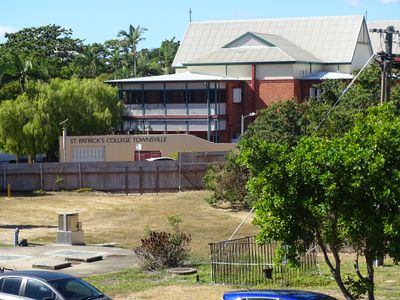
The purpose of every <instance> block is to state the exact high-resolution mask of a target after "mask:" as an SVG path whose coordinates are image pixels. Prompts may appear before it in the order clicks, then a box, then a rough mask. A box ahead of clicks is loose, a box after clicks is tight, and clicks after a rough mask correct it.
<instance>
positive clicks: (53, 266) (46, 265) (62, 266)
mask: <svg viewBox="0 0 400 300" xmlns="http://www.w3.org/2000/svg"><path fill="white" fill-rule="evenodd" d="M70 266H72V264H71V263H70V262H60V263H47V262H45V263H41V264H40V263H37V264H33V265H32V268H33V269H45V270H60V269H65V268H69V267H70Z"/></svg>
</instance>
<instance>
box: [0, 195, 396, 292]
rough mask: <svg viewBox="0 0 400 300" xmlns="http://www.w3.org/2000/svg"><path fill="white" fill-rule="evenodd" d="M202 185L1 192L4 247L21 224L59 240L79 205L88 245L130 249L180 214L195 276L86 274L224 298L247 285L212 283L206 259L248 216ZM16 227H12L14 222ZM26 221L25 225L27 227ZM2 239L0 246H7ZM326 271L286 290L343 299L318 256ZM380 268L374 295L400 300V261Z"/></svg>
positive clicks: (122, 287) (109, 285)
mask: <svg viewBox="0 0 400 300" xmlns="http://www.w3.org/2000/svg"><path fill="white" fill-rule="evenodd" d="M208 194H209V193H208V192H205V191H196V192H180V193H163V194H145V195H136V194H135V195H129V196H126V195H122V194H106V193H99V192H91V193H77V192H57V193H54V192H47V193H46V195H35V196H34V197H33V195H32V194H31V195H26V194H25V195H22V194H21V195H18V196H14V195H13V198H10V199H8V198H6V197H2V198H0V226H1V225H3V227H2V228H1V237H2V241H3V242H4V244H5V245H7V243H6V242H7V241H9V242H12V241H13V235H14V231H15V228H16V227H20V228H24V229H21V230H20V239H28V241H29V242H37V243H45V244H48V243H54V242H55V240H56V232H57V217H58V214H57V213H58V212H62V211H77V212H79V218H80V221H81V222H82V224H83V230H84V231H85V243H86V244H97V243H111V242H114V243H116V245H117V246H120V247H123V248H129V249H133V248H134V247H137V246H138V245H140V239H141V238H142V237H143V235H144V232H145V228H150V229H151V230H157V231H169V230H170V225H169V223H168V217H170V216H179V218H180V219H182V224H181V229H182V230H183V231H184V232H187V233H190V234H191V235H192V242H191V243H190V248H191V252H190V255H191V260H192V261H195V262H196V263H194V265H195V267H196V268H198V270H199V275H200V282H199V284H197V283H196V276H195V275H187V276H179V275H173V274H170V273H168V272H165V271H164V272H142V271H140V270H139V268H129V269H125V270H122V271H120V272H116V273H110V274H104V275H96V276H90V277H87V278H86V279H87V280H88V281H90V282H92V283H93V284H94V285H95V286H97V287H99V288H100V289H101V290H102V291H104V292H105V293H107V294H109V295H110V296H112V298H113V299H115V300H128V299H141V300H145V299H160V295H162V299H165V300H168V299H174V300H176V299H210V300H212V299H216V300H219V299H221V296H222V294H223V293H224V292H225V291H228V290H235V289H245V288H246V287H244V286H241V287H238V286H222V285H212V284H211V282H210V280H211V276H210V272H211V269H210V266H209V264H208V258H209V249H208V243H210V242H218V241H222V240H226V239H227V238H228V237H229V236H230V235H231V234H232V232H233V231H234V230H235V229H236V227H237V226H238V224H239V223H240V222H241V221H242V220H243V219H244V217H245V216H246V215H247V212H236V211H232V210H226V209H225V210H223V209H217V208H213V207H210V206H209V205H208V204H207V203H206V202H205V200H204V199H205V198H206V196H207V195H208ZM11 225H12V226H11ZM24 226H25V227H24ZM256 233H257V228H255V227H254V226H253V225H252V224H251V218H249V219H248V220H246V222H245V224H244V225H243V227H242V228H241V229H240V230H239V232H238V233H237V235H236V236H235V237H243V236H248V235H254V234H256ZM5 245H0V247H1V246H5ZM319 262H320V271H321V273H322V275H321V276H319V275H318V276H317V275H307V276H304V277H302V278H299V279H297V280H295V281H293V282H292V284H291V285H290V286H286V287H287V288H293V289H305V290H313V291H320V292H323V293H326V294H329V295H332V296H334V297H337V298H338V299H343V297H342V296H341V294H340V292H339V290H338V288H337V286H336V283H335V282H334V280H333V279H331V276H330V273H329V270H328V268H327V267H326V266H325V263H324V262H323V258H322V256H321V257H319ZM342 262H343V271H344V272H351V271H352V268H353V262H354V257H353V256H352V255H351V254H343V256H342ZM385 263H386V265H385V266H383V267H378V268H376V269H375V277H376V298H377V299H390V300H392V299H400V266H398V265H393V264H392V262H391V261H389V260H388V261H385ZM265 287H267V288H282V287H283V286H282V285H264V286H262V285H261V286H257V287H250V288H252V289H254V288H265Z"/></svg>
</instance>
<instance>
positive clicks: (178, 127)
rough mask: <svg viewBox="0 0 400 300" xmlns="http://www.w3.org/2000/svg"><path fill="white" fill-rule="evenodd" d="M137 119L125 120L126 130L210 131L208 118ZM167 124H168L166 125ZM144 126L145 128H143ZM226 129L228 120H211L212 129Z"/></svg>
mask: <svg viewBox="0 0 400 300" xmlns="http://www.w3.org/2000/svg"><path fill="white" fill-rule="evenodd" d="M136 122H137V121H134V120H132V121H124V124H123V128H124V130H138V131H145V132H147V131H148V132H152V131H157V132H163V131H165V130H166V131H167V132H174V133H175V132H180V133H185V132H187V131H202V132H207V131H208V124H207V121H206V120H188V121H185V120H179V121H178V120H173V121H172V120H168V121H166V124H161V123H160V122H157V121H155V122H152V121H151V120H149V121H146V123H145V124H143V123H141V122H138V123H136ZM165 125H166V126H165ZM143 126H144V128H143ZM217 129H218V130H226V121H225V120H219V121H218V124H217V122H215V121H212V120H211V121H210V131H215V130H217Z"/></svg>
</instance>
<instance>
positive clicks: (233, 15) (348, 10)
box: [0, 0, 400, 48]
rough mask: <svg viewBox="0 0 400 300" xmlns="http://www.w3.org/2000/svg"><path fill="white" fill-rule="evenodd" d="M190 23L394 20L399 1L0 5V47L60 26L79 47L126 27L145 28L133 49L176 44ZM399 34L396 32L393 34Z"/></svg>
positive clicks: (117, 0) (146, 0)
mask: <svg viewBox="0 0 400 300" xmlns="http://www.w3.org/2000/svg"><path fill="white" fill-rule="evenodd" d="M189 10H191V11H192V14H191V17H192V22H199V21H214V20H243V19H271V18H291V17H312V16H343V15H365V16H366V18H367V20H370V21H377V20H399V19H400V0H324V1H323V0H302V1H300V0H280V1H276V0H275V1H272V0H247V1H246V0H142V1H137V0H107V1H106V0H0V43H4V42H5V38H4V32H15V31H18V30H20V29H22V28H28V27H37V26H44V25H49V24H56V25H60V26H62V27H64V28H67V29H72V31H73V37H74V38H79V39H82V40H84V43H86V44H88V43H95V42H96V43H104V42H105V41H106V40H110V39H115V38H117V37H118V32H119V31H120V30H125V31H127V30H128V28H129V25H133V26H135V27H136V26H138V25H140V26H141V27H145V28H147V31H146V32H145V34H144V38H145V40H144V41H142V42H141V43H140V44H139V47H138V48H157V47H159V46H160V45H161V42H162V41H163V40H165V39H172V38H173V37H175V40H176V41H181V40H182V39H183V36H184V34H185V31H186V28H187V26H188V24H189V21H190V19H189V17H190V16H189V15H190V14H189ZM396 29H400V28H396Z"/></svg>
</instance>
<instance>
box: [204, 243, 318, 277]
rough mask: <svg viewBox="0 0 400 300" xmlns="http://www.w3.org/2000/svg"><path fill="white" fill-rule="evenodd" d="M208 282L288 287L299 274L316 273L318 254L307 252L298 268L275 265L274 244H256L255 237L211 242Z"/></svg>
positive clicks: (282, 264) (275, 245)
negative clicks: (276, 284) (209, 276)
mask: <svg viewBox="0 0 400 300" xmlns="http://www.w3.org/2000/svg"><path fill="white" fill-rule="evenodd" d="M209 246H210V252H211V281H212V282H213V283H215V284H233V285H257V284H265V283H269V282H271V283H272V282H275V283H276V282H280V283H283V284H289V283H290V282H291V281H292V280H293V279H295V278H297V277H298V276H299V275H300V274H304V273H307V272H314V271H317V255H316V252H315V251H309V252H307V254H305V255H304V256H303V257H302V258H301V265H300V267H299V268H293V267H289V266H288V265H287V264H284V263H281V264H279V265H276V264H274V257H275V249H276V247H277V244H275V243H272V244H264V245H259V244H257V243H256V240H255V237H253V236H252V237H245V238H240V239H235V240H229V241H223V242H218V243H210V244H209Z"/></svg>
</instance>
